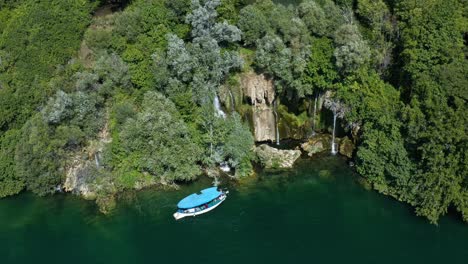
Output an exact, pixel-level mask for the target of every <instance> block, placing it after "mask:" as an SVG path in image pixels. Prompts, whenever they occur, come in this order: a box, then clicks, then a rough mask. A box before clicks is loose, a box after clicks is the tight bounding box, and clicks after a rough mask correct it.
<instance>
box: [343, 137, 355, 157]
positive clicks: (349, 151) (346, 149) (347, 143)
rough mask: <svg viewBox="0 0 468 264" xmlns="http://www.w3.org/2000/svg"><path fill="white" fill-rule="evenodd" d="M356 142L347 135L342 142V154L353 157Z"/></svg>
mask: <svg viewBox="0 0 468 264" xmlns="http://www.w3.org/2000/svg"><path fill="white" fill-rule="evenodd" d="M353 151H354V144H353V142H352V141H351V139H349V138H348V137H345V138H343V139H342V140H341V142H340V154H341V155H343V156H346V157H348V158H351V157H352V156H353Z"/></svg>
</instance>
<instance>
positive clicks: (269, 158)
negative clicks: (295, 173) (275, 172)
mask: <svg viewBox="0 0 468 264" xmlns="http://www.w3.org/2000/svg"><path fill="white" fill-rule="evenodd" d="M255 153H256V154H257V157H258V159H259V161H260V163H261V164H262V166H263V167H265V168H267V169H272V168H273V169H279V168H291V167H292V166H293V165H294V162H296V160H297V159H298V158H299V157H300V156H301V151H300V150H280V149H276V148H272V147H270V146H268V145H266V144H262V145H260V146H258V147H256V148H255Z"/></svg>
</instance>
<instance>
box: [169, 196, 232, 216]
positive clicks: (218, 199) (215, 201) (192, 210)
mask: <svg viewBox="0 0 468 264" xmlns="http://www.w3.org/2000/svg"><path fill="white" fill-rule="evenodd" d="M225 197H226V195H225V194H224V193H223V194H221V195H220V196H218V197H216V198H215V199H213V200H211V201H210V202H208V203H206V204H203V205H201V206H197V207H194V208H190V209H185V210H184V209H179V210H177V211H178V212H179V213H197V212H200V211H203V210H206V209H208V208H210V207H213V206H215V205H217V204H218V203H220V202H221V201H223V200H224V198H225Z"/></svg>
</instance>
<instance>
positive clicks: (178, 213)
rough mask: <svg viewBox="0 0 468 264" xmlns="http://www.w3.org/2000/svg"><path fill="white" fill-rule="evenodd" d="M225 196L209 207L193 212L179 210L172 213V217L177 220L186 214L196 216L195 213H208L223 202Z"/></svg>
mask: <svg viewBox="0 0 468 264" xmlns="http://www.w3.org/2000/svg"><path fill="white" fill-rule="evenodd" d="M226 197H227V196H224V198H222V200H221V201H219V203H217V204H215V205H213V206H211V207H209V208H206V209H205V210H201V211H198V212H193V213H180V212H175V213H174V218H175V219H176V220H179V219H182V218H184V217H187V216H197V215H201V214H204V213H208V212H209V211H211V210H213V209H215V208H216V207H218V206H219V205H220V204H221V203H222V202H224V200H226Z"/></svg>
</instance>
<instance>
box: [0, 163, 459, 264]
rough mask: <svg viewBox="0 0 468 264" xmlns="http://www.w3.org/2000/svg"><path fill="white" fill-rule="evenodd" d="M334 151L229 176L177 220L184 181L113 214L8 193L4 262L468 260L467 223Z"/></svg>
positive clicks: (131, 198) (141, 195)
mask: <svg viewBox="0 0 468 264" xmlns="http://www.w3.org/2000/svg"><path fill="white" fill-rule="evenodd" d="M356 179H357V177H356V175H355V174H354V173H353V172H352V170H351V169H350V168H349V167H348V166H347V165H346V162H345V161H344V160H343V159H342V158H340V157H335V156H328V155H325V156H323V157H320V158H316V159H313V160H308V159H303V160H300V161H299V162H298V164H297V166H296V167H295V168H294V169H291V170H284V171H271V172H262V173H260V174H259V175H258V177H255V178H250V179H247V180H244V181H243V182H242V183H240V184H235V185H233V184H230V183H226V182H224V183H223V184H222V187H226V186H227V187H228V188H229V189H230V195H229V196H228V198H227V200H226V201H225V202H224V203H223V204H222V205H221V206H219V207H218V208H216V209H215V210H214V211H212V212H210V213H208V214H204V215H201V216H197V217H192V218H187V219H182V220H180V221H175V220H174V219H173V217H172V213H174V211H175V206H176V204H177V202H178V201H179V200H180V199H182V198H183V197H185V196H186V195H188V194H190V193H192V192H196V191H198V190H200V189H202V188H205V187H208V186H209V185H210V184H211V179H207V178H202V179H200V180H199V181H197V182H195V183H193V184H188V185H186V186H182V187H181V189H180V190H178V191H175V190H170V191H160V190H152V189H149V190H145V191H141V192H138V193H128V194H126V195H124V197H122V198H121V199H120V200H119V206H118V208H117V209H116V210H115V211H114V213H113V214H111V215H108V216H106V215H102V214H100V213H99V212H98V210H97V208H96V206H95V205H94V203H93V202H90V201H84V200H81V199H79V198H77V197H75V196H72V195H55V196H51V197H37V196H34V195H31V194H28V193H24V194H21V195H19V196H15V197H11V198H7V199H2V200H0V238H1V240H0V258H1V262H0V263H3V264H5V263H70V264H71V263H207V264H209V263H244V264H245V263H296V262H297V263H400V264H401V263H446V262H449V263H467V261H468V225H466V224H464V223H463V222H462V221H461V220H460V218H459V217H458V216H457V215H450V214H449V215H448V216H445V217H443V218H442V219H441V220H440V223H439V226H434V225H431V224H429V222H428V221H427V220H425V219H424V218H421V217H417V216H415V214H414V213H413V209H412V208H411V207H409V206H408V205H406V204H403V203H400V202H398V201H395V200H394V199H391V198H388V197H386V196H383V195H380V194H378V193H376V192H374V191H369V190H366V189H365V188H363V187H362V186H361V185H360V184H359V183H358V182H357V180H356Z"/></svg>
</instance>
